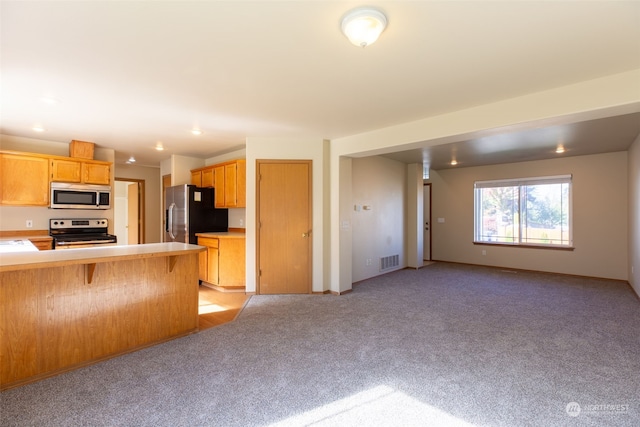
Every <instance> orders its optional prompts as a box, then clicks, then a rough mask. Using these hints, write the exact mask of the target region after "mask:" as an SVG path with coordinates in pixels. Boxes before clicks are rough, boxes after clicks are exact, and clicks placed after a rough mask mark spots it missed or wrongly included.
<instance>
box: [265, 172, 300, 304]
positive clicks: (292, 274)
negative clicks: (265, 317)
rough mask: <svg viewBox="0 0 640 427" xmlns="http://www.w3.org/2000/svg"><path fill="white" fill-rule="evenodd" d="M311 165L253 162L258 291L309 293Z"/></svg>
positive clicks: (268, 292)
mask: <svg viewBox="0 0 640 427" xmlns="http://www.w3.org/2000/svg"><path fill="white" fill-rule="evenodd" d="M311 166H312V164H311V161H310V160H301V161H288V160H283V161H277V160H258V162H257V174H256V175H257V181H258V182H257V195H258V198H257V219H258V233H257V234H258V235H257V238H258V241H257V245H258V286H257V292H258V293H259V294H306V293H311V247H312V234H311V231H312V230H311V224H312V215H311V213H312V206H311V200H312V198H311V182H312V181H311Z"/></svg>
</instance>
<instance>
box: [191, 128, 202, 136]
mask: <svg viewBox="0 0 640 427" xmlns="http://www.w3.org/2000/svg"><path fill="white" fill-rule="evenodd" d="M191 133H192V134H194V135H202V131H201V130H200V129H191Z"/></svg>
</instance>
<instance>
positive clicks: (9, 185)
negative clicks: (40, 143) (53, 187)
mask: <svg viewBox="0 0 640 427" xmlns="http://www.w3.org/2000/svg"><path fill="white" fill-rule="evenodd" d="M51 182H76V183H84V184H101V185H109V184H110V183H111V163H110V162H101V161H98V160H79V159H76V158H72V157H62V156H50V155H47V154H36V153H21V152H17V151H3V152H0V204H1V205H13V206H49V184H50V183H51Z"/></svg>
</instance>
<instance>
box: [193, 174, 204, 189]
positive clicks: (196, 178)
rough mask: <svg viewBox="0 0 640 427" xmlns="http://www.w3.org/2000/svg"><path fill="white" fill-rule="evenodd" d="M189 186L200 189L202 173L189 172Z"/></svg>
mask: <svg viewBox="0 0 640 427" xmlns="http://www.w3.org/2000/svg"><path fill="white" fill-rule="evenodd" d="M191 184H192V185H195V186H196V187H202V172H201V171H193V172H191Z"/></svg>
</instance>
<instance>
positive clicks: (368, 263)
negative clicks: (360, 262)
mask: <svg viewBox="0 0 640 427" xmlns="http://www.w3.org/2000/svg"><path fill="white" fill-rule="evenodd" d="M372 264H373V261H372V260H371V258H367V260H366V261H365V265H372Z"/></svg>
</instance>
